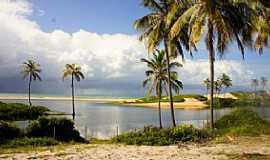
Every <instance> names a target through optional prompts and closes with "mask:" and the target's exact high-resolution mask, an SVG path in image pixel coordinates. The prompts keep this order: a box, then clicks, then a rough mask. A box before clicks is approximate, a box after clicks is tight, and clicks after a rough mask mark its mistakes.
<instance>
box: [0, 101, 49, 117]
mask: <svg viewBox="0 0 270 160" xmlns="http://www.w3.org/2000/svg"><path fill="white" fill-rule="evenodd" d="M46 111H49V109H48V108H46V107H43V106H29V105H25V104H21V103H9V104H8V103H3V102H0V119H1V120H11V121H17V120H33V119H37V118H38V117H40V116H42V115H44V114H45V112H46Z"/></svg>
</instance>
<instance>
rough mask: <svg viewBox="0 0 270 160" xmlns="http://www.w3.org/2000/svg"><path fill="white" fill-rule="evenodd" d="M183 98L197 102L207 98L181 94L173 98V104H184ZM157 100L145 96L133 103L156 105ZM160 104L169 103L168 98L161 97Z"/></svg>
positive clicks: (153, 97)
mask: <svg viewBox="0 0 270 160" xmlns="http://www.w3.org/2000/svg"><path fill="white" fill-rule="evenodd" d="M185 98H195V99H197V100H199V101H206V100H207V98H206V97H204V96H202V95H199V94H183V95H177V96H174V97H173V101H174V102H184V101H185ZM157 102H158V98H157V97H156V96H147V97H143V98H140V99H137V100H136V101H135V103H157ZM161 102H169V97H164V96H163V97H162V98H161Z"/></svg>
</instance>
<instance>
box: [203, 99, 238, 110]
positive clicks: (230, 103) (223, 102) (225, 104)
mask: <svg viewBox="0 0 270 160" xmlns="http://www.w3.org/2000/svg"><path fill="white" fill-rule="evenodd" d="M236 102H237V100H235V99H232V98H214V104H215V107H216V108H231V107H235V106H236V104H237V103H236ZM209 103H210V102H209V101H207V104H209Z"/></svg>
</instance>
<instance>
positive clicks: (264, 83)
mask: <svg viewBox="0 0 270 160" xmlns="http://www.w3.org/2000/svg"><path fill="white" fill-rule="evenodd" d="M260 83H261V86H262V89H263V91H264V90H265V86H266V85H267V83H268V80H267V78H266V77H261V81H260Z"/></svg>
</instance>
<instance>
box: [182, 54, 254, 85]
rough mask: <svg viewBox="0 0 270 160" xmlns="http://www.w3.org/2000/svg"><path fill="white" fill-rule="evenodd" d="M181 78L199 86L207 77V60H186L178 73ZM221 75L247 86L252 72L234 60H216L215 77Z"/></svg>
mask: <svg viewBox="0 0 270 160" xmlns="http://www.w3.org/2000/svg"><path fill="white" fill-rule="evenodd" d="M179 73H180V76H181V78H182V79H183V80H184V81H185V82H187V83H189V84H201V83H202V81H203V80H204V79H206V78H208V77H209V62H208V60H205V59H201V60H186V62H184V64H183V68H182V69H180V71H179ZM222 73H226V74H228V75H229V76H230V77H231V78H232V80H233V82H234V83H237V84H239V83H242V84H247V83H249V80H250V79H251V77H252V75H253V72H252V71H251V70H249V69H247V68H246V67H245V65H244V64H243V63H241V62H239V61H235V60H218V61H216V62H215V77H216V78H217V77H218V76H220V75H221V74H222Z"/></svg>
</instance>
